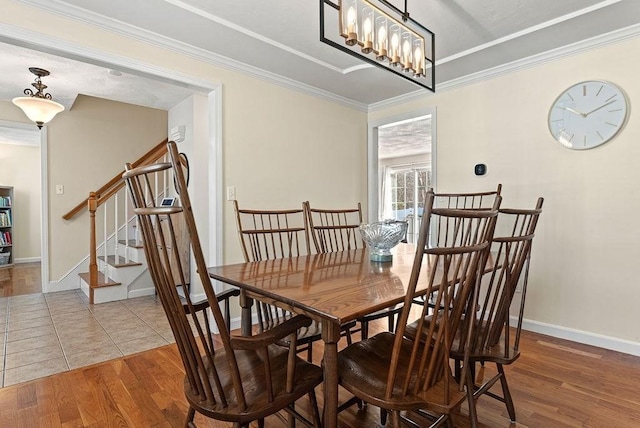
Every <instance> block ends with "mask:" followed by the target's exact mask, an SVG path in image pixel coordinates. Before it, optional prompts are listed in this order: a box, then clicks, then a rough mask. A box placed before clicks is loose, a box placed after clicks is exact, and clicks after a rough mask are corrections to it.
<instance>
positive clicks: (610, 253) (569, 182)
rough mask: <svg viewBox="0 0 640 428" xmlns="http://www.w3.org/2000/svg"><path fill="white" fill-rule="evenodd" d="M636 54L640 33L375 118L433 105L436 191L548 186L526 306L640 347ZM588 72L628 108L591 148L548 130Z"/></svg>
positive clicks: (514, 197) (565, 326) (533, 313)
mask: <svg viewBox="0 0 640 428" xmlns="http://www.w3.org/2000/svg"><path fill="white" fill-rule="evenodd" d="M637 58H640V38H634V39H630V40H626V41H623V42H619V43H617V44H613V45H609V46H607V47H603V48H600V49H597V50H592V51H589V52H586V53H581V54H578V55H574V56H570V57H567V58H563V59H560V60H557V61H553V62H550V63H547V64H544V65H541V66H537V67H535V68H530V69H527V70H523V71H519V72H515V73H511V74H509V75H506V76H502V77H498V78H494V79H492V80H488V81H485V82H480V83H477V84H473V85H470V86H467V87H463V88H460V89H457V90H451V91H446V92H441V93H437V94H435V95H433V96H425V97H424V98H423V99H422V100H420V101H416V102H412V103H409V104H406V105H403V106H397V107H394V108H390V109H387V110H385V111H377V112H375V113H372V114H370V116H369V119H370V120H379V119H380V118H383V117H387V116H393V115H397V114H399V113H401V112H406V111H411V110H416V109H419V108H424V107H425V106H433V107H437V112H438V115H437V120H438V123H437V125H438V135H437V145H438V151H437V160H436V163H437V174H438V176H437V183H438V190H440V191H474V190H486V189H494V188H495V187H496V184H497V183H503V194H504V201H503V206H518V207H533V206H534V204H535V200H536V198H537V197H538V196H543V197H544V198H545V203H544V208H543V214H542V217H541V220H540V223H539V226H538V231H537V234H536V238H535V241H534V246H533V264H532V271H531V274H530V288H529V290H530V291H529V294H528V296H527V311H526V315H525V316H526V317H527V318H528V319H530V320H534V321H535V322H538V323H546V324H550V325H551V326H552V327H553V328H556V329H557V330H556V332H561V331H564V332H565V333H566V332H569V333H571V334H574V335H577V336H579V335H581V334H582V333H586V334H587V335H590V336H591V339H594V341H593V343H597V340H599V339H602V340H603V341H605V342H606V340H607V339H611V338H613V339H620V340H619V342H621V343H622V342H624V341H625V340H626V341H631V342H633V343H631V345H632V346H635V348H634V352H638V351H640V343H638V342H640V329H638V325H640V311H638V310H637V302H638V301H640V287H638V284H637V272H636V267H637V264H638V259H639V258H640V247H639V246H638V242H639V240H640V228H638V227H637V212H638V210H639V209H640V198H638V197H636V195H637V182H638V181H639V180H640V172H638V159H640V144H638V141H640V122H639V121H638V115H637V114H636V112H635V110H636V109H635V108H634V106H635V104H636V103H638V100H640V80H639V79H638V75H639V74H640V63H638V61H637ZM590 79H599V80H608V81H611V82H613V83H616V84H617V85H619V86H620V87H622V88H623V90H625V91H626V93H627V95H628V96H629V99H630V104H631V113H630V117H629V120H628V123H627V125H626V127H625V129H623V130H622V132H621V133H620V134H619V135H618V136H617V137H616V138H615V139H614V140H613V141H610V142H609V143H607V144H605V145H603V146H600V147H598V148H596V149H593V150H587V151H572V150H568V149H566V148H564V147H563V146H561V145H560V144H559V143H557V142H555V140H554V139H553V138H552V136H551V135H550V133H549V131H548V128H547V115H548V112H549V107H550V106H551V104H552V103H553V101H554V100H555V98H556V97H557V96H558V94H560V93H561V92H562V91H563V90H564V89H566V88H568V87H569V86H571V85H573V84H575V83H577V82H580V81H584V80H590ZM480 162H482V163H486V164H487V171H488V172H487V174H486V175H485V176H483V177H476V176H474V174H473V166H474V165H475V164H476V163H480ZM572 329H574V330H577V331H573V330H572ZM571 334H569V336H570V335H571ZM598 335H602V336H604V337H600V336H598Z"/></svg>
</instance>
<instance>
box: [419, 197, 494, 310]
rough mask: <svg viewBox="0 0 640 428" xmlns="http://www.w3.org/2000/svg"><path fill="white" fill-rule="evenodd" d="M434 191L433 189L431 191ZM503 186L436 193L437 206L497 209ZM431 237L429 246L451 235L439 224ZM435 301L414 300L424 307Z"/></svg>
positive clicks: (424, 298) (421, 297) (433, 229)
mask: <svg viewBox="0 0 640 428" xmlns="http://www.w3.org/2000/svg"><path fill="white" fill-rule="evenodd" d="M430 190H431V191H433V189H430ZM501 192H502V184H498V187H497V188H496V190H487V191H482V192H466V193H453V192H446V193H435V192H434V199H435V202H434V204H435V206H436V207H438V208H451V209H463V210H486V209H493V208H495V202H496V199H497V198H498V197H500V196H501ZM430 232H431V236H430V237H429V240H428V245H435V246H437V245H440V244H441V243H444V242H446V239H447V235H448V234H449V233H450V231H449V230H447V229H446V228H444V227H439V225H438V224H434V225H432V230H431V231H430ZM432 300H433V296H428V295H424V296H420V297H417V298H415V299H414V300H413V303H414V304H417V305H424V304H427V305H428V304H430V303H429V302H430V301H432Z"/></svg>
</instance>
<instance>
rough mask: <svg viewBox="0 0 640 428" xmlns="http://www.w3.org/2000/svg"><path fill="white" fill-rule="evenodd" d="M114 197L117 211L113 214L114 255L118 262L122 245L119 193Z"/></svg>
mask: <svg viewBox="0 0 640 428" xmlns="http://www.w3.org/2000/svg"><path fill="white" fill-rule="evenodd" d="M113 197H114V198H115V199H114V205H115V212H114V214H113V225H114V228H113V257H114V260H115V262H116V263H117V261H118V246H119V245H120V243H119V242H118V193H117V192H116V194H115V195H113Z"/></svg>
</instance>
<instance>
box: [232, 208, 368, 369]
mask: <svg viewBox="0 0 640 428" xmlns="http://www.w3.org/2000/svg"><path fill="white" fill-rule="evenodd" d="M233 207H234V211H235V217H236V226H237V230H238V236H239V238H240V247H241V249H242V255H243V256H244V260H245V262H257V261H264V260H274V259H286V258H291V257H298V256H302V255H307V254H310V252H311V251H310V250H311V248H310V244H309V238H308V231H307V230H308V229H307V217H306V215H305V212H304V209H303V207H300V208H298V209H288V210H256V209H244V208H243V209H241V208H240V207H239V206H238V201H236V200H234V201H233ZM256 315H257V317H258V328H259V331H260V332H264V331H267V330H269V329H271V328H274V327H276V326H277V325H279V324H280V323H281V322H283V321H286V320H287V319H289V318H292V317H294V315H295V314H293V313H292V312H290V311H287V310H284V309H282V308H278V307H277V306H274V305H271V304H268V303H263V302H256ZM354 326H355V322H352V323H348V324H345V325H344V326H343V333H344V336H346V338H347V342H348V343H351V328H353V327H354ZM321 339H322V328H321V326H320V323H318V322H315V321H314V322H312V323H311V325H309V326H308V327H306V328H303V329H300V330H299V332H298V337H297V343H298V352H303V351H305V350H306V351H307V360H308V361H312V358H313V343H314V342H316V341H319V340H321ZM284 344H287V343H286V339H285V342H284Z"/></svg>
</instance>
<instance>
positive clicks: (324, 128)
mask: <svg viewBox="0 0 640 428" xmlns="http://www.w3.org/2000/svg"><path fill="white" fill-rule="evenodd" d="M251 98H252V99H253V101H252V102H251V103H250V104H246V103H248V100H249V99H251ZM248 106H250V107H248ZM224 115H225V129H224V132H225V145H224V182H225V186H235V187H236V198H237V200H238V204H239V205H240V207H241V208H256V209H260V208H264V209H285V208H301V207H302V202H303V201H305V200H309V201H310V202H311V204H312V205H315V206H318V207H326V208H331V207H334V208H336V207H352V206H355V205H356V204H357V202H362V204H363V206H364V207H366V191H367V182H366V180H367V179H366V176H367V175H366V168H367V165H366V162H367V161H366V159H367V147H366V133H367V129H366V114H365V113H361V112H357V111H355V110H352V109H348V108H345V107H340V106H338V105H335V104H332V103H329V102H326V101H322V100H319V99H316V98H313V97H310V96H308V95H303V94H300V93H297V92H293V91H289V90H283V89H281V88H279V87H277V86H274V85H269V84H265V83H263V82H260V81H257V80H254V81H250V82H247V84H246V85H242V86H234V87H230V88H229V89H227V90H225V110H224ZM225 204H226V205H225V227H224V240H225V252H224V257H225V261H226V262H232V261H233V262H238V261H242V260H243V259H242V254H241V252H240V245H239V242H238V236H237V233H236V225H235V219H234V217H233V206H232V204H231V202H226V203H225Z"/></svg>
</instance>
